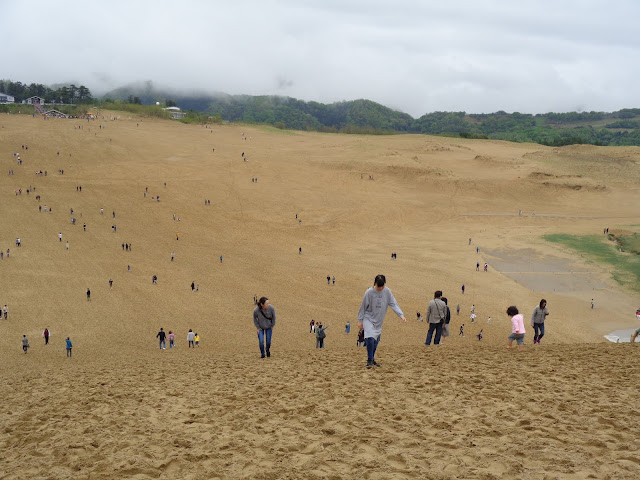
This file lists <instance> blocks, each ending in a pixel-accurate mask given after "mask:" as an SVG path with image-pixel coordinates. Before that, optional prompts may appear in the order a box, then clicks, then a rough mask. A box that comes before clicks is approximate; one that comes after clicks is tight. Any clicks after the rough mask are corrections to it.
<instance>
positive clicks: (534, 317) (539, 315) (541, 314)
mask: <svg viewBox="0 0 640 480" xmlns="http://www.w3.org/2000/svg"><path fill="white" fill-rule="evenodd" d="M548 313H549V309H548V308H547V306H546V305H545V307H544V308H540V305H538V306H536V308H534V309H533V313H532V314H531V323H537V324H540V323H544V319H545V318H546V317H547V315H546V314H548Z"/></svg>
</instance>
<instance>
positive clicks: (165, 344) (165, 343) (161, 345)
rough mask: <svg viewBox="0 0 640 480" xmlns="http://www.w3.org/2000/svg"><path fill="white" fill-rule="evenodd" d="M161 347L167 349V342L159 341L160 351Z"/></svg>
mask: <svg viewBox="0 0 640 480" xmlns="http://www.w3.org/2000/svg"><path fill="white" fill-rule="evenodd" d="M162 347H165V348H166V347H167V342H166V340H160V349H161V350H162Z"/></svg>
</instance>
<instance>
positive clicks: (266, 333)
mask: <svg viewBox="0 0 640 480" xmlns="http://www.w3.org/2000/svg"><path fill="white" fill-rule="evenodd" d="M272 332H273V330H272V329H271V328H265V329H262V330H258V344H259V345H260V356H262V357H264V351H265V345H264V343H265V337H267V338H266V341H267V348H266V350H267V355H270V352H269V349H270V348H271V333H272Z"/></svg>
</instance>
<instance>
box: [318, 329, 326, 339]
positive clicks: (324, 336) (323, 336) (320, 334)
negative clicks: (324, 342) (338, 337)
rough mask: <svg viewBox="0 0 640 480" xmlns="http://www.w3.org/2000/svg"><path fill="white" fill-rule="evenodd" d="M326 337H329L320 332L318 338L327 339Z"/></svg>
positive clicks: (322, 331)
mask: <svg viewBox="0 0 640 480" xmlns="http://www.w3.org/2000/svg"><path fill="white" fill-rule="evenodd" d="M326 337H327V334H326V333H324V330H320V331H319V332H318V338H326Z"/></svg>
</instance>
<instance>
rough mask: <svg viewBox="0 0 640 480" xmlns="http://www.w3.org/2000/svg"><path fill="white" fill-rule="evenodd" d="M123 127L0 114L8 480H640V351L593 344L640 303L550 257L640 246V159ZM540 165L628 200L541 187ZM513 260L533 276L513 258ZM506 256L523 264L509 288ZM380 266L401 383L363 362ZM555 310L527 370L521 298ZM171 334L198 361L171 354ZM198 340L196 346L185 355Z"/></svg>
mask: <svg viewBox="0 0 640 480" xmlns="http://www.w3.org/2000/svg"><path fill="white" fill-rule="evenodd" d="M117 115H118V114H116V113H105V115H104V116H105V119H102V118H101V119H100V120H96V121H92V122H87V121H86V120H84V121H83V120H61V119H56V120H46V121H45V120H42V119H41V118H32V117H27V116H21V115H6V116H4V115H3V116H0V173H1V174H0V249H2V250H3V251H6V250H7V248H10V249H11V256H10V258H8V259H7V258H4V259H3V260H1V261H0V288H1V290H0V306H1V305H3V304H5V303H6V304H8V306H9V309H10V310H9V316H8V319H7V320H4V319H3V320H1V321H0V362H2V365H3V368H2V370H1V372H0V380H1V384H0V398H2V399H3V400H2V402H1V403H0V405H1V407H0V416H1V418H2V422H1V423H0V425H1V428H2V430H1V437H0V447H1V448H2V452H3V455H2V457H1V458H0V472H1V474H0V476H2V477H3V478H5V477H6V478H23V477H24V476H26V475H28V476H30V477H34V478H38V477H42V478H68V477H69V476H73V477H74V478H121V477H135V478H174V477H175V478H202V477H203V476H206V477H208V478H216V477H220V478H300V477H305V478H327V477H330V478H345V477H347V478H349V477H357V476H364V477H366V478H389V477H394V478H402V477H406V478H409V477H420V478H425V477H426V478H478V477H479V478H540V479H542V478H572V477H573V478H589V477H591V478H606V477H607V476H608V477H610V478H635V477H637V474H638V463H637V461H636V460H634V455H635V453H634V452H636V451H637V447H638V445H637V440H636V439H637V438H638V435H637V433H638V432H637V428H636V426H635V424H634V423H633V421H632V420H630V418H631V417H629V415H630V414H631V413H632V412H634V411H635V409H636V407H637V403H638V402H637V400H638V397H637V394H636V389H633V388H632V386H631V385H632V377H631V372H632V369H633V368H634V367H635V365H634V362H635V363H637V359H638V356H637V355H638V353H637V352H638V350H636V349H634V348H633V347H632V346H619V345H604V344H597V345H596V344H593V342H600V341H602V335H604V334H605V333H608V332H610V331H612V330H616V329H628V328H630V327H631V326H634V325H635V324H636V323H637V322H636V321H635V318H634V312H635V309H636V308H637V307H638V305H637V297H636V296H634V293H633V292H632V291H630V290H626V289H624V288H620V286H619V285H617V284H616V283H615V282H614V281H613V279H612V278H611V272H610V271H609V270H608V268H607V267H606V266H603V265H601V264H597V263H593V262H591V261H590V259H588V258H582V257H581V256H579V255H576V254H575V253H574V252H571V251H569V250H567V249H564V248H562V247H559V246H557V245H554V244H549V243H546V242H544V240H543V239H542V236H543V235H544V234H547V233H569V234H579V235H584V234H592V233H601V232H602V228H603V227H607V226H608V227H611V228H619V229H625V230H628V231H637V225H638V224H640V218H639V216H638V210H637V195H638V190H639V189H638V186H637V185H638V184H637V183H633V179H635V178H640V167H639V166H638V165H639V164H638V161H637V160H638V158H640V153H639V150H638V149H637V148H595V147H594V148H566V149H552V148H546V147H541V146H540V145H531V144H512V143H504V142H497V141H471V140H463V139H450V138H436V137H425V136H420V135H402V136H385V137H368V136H359V135H353V136H348V135H328V134H319V133H307V132H295V134H292V135H287V134H282V133H279V132H274V131H270V130H269V131H267V130H265V129H263V128H260V127H252V126H238V125H226V126H214V127H213V128H212V129H208V128H204V127H201V126H188V125H182V124H179V123H175V122H170V121H161V120H153V119H141V118H132V117H129V116H127V115H122V114H121V116H120V117H119V118H120V119H119V120H112V119H113V118H114V117H117ZM99 125H102V126H105V127H106V128H104V129H103V128H99ZM74 126H75V127H82V128H74ZM245 138H246V140H245ZM25 144H26V145H27V146H28V150H27V149H23V148H22V145H25ZM213 148H215V152H214V151H213ZM16 152H18V153H19V154H20V155H21V158H22V160H23V163H22V165H18V164H17V163H16V158H15V157H14V155H13V154H14V153H16ZM243 152H244V153H245V155H246V157H247V159H248V161H247V162H244V161H243V160H242V153H243ZM58 153H59V155H58ZM612 165H613V166H614V167H615V168H610V167H611V166H612ZM9 170H13V171H14V175H7V173H8V172H9ZM38 170H42V171H45V170H46V171H47V175H46V176H44V175H37V174H36V171H38ZM59 170H64V175H62V174H60V173H59ZM535 172H544V176H543V177H541V178H542V181H544V178H546V176H547V174H548V175H550V176H553V178H554V181H558V182H561V183H562V182H565V181H566V182H568V183H572V184H573V183H574V180H575V181H576V182H577V181H579V182H580V183H581V184H583V185H604V186H605V187H606V188H604V189H596V188H591V189H589V188H581V189H580V190H575V189H571V188H557V189H556V188H555V187H554V188H548V187H541V186H540V184H539V182H540V181H541V178H538V177H539V175H538V174H537V173H535ZM532 174H533V177H531V175H532ZM564 176H568V177H564ZM370 177H371V179H370ZM556 177H557V178H556ZM256 178H257V181H252V179H254V180H255V179H256ZM630 180H631V181H630ZM165 183H166V186H165ZM34 186H35V187H36V188H35V190H33V187H34ZM79 186H82V192H80V191H79V190H78V188H77V187H79ZM146 188H148V191H145V189H146ZM18 189H22V194H20V195H16V194H15V193H14V192H15V191H16V190H18ZM27 189H30V190H31V191H30V194H29V195H27V194H26V190H27ZM145 193H146V196H145ZM35 195H40V196H41V200H40V202H38V201H37V200H36V198H35ZM158 196H159V197H160V201H157V197H158ZM205 199H208V200H210V201H211V205H210V206H209V205H205V202H204V201H205ZM39 205H40V206H44V205H47V207H48V211H47V212H46V213H45V212H40V211H39V210H38V206H39ZM72 208H73V210H74V213H73V215H72V214H71V209H72ZM101 208H104V213H102V214H101V213H100V209H101ZM51 209H52V210H51ZM518 209H523V211H524V213H525V214H524V215H522V216H518V215H517V212H518ZM533 211H535V212H536V215H533ZM112 212H115V218H114V217H113V215H112ZM507 212H510V213H509V214H508V215H506V214H505V213H507ZM469 214H480V215H469ZM174 215H175V219H174ZM296 215H298V218H296ZM72 216H73V217H74V218H76V224H75V225H72V224H71V218H72ZM299 221H300V222H299ZM84 223H86V224H87V229H86V231H84V230H83V227H82V225H83V224H84ZM605 223H606V224H605ZM113 225H116V226H117V229H116V231H113V229H112V226H113ZM59 233H62V234H63V241H62V242H60V241H59V239H58V234H59ZM178 233H179V240H176V234H178ZM17 237H20V238H21V241H22V246H21V247H19V248H18V247H16V246H15V245H14V241H15V238H17ZM469 237H471V238H472V244H471V245H469V244H468V238H469ZM67 241H68V242H69V249H68V250H67V249H66V242H67ZM603 241H606V240H605V239H604V237H603ZM123 243H126V244H130V245H131V247H132V248H131V250H130V251H129V250H126V251H125V250H123V249H122V248H121V246H122V244H123ZM476 247H478V248H479V252H476ZM299 248H302V253H301V254H299V253H298V252H299ZM172 252H174V253H175V260H174V261H173V262H172V261H171V260H170V255H171V253H172ZM392 252H395V253H397V256H398V258H397V260H394V261H391V260H390V254H391V253H392ZM513 252H516V253H513ZM517 252H531V253H530V254H528V255H529V257H528V258H529V261H528V262H527V261H525V260H524V259H523V258H519V259H518V261H515V260H514V261H510V260H509V258H510V255H517ZM221 255H222V256H223V262H220V260H219V257H220V256H221ZM521 257H522V256H521ZM500 258H502V261H503V263H504V262H505V261H506V263H508V264H509V265H511V266H513V265H517V266H518V267H517V268H518V269H520V270H519V272H518V271H516V272H514V271H512V270H513V269H512V268H511V269H507V267H504V268H503V269H504V270H505V274H501V273H500V272H499V270H498V269H497V268H496V267H499V260H500ZM505 259H506V260H505ZM531 259H533V260H531ZM494 260H495V261H496V265H495V266H494V265H493V263H492V262H493V261H494ZM485 261H487V262H489V265H490V268H489V271H488V272H486V273H485V272H482V271H480V272H476V271H475V265H476V262H480V263H481V264H482V263H484V262H485ZM509 265H508V266H509ZM128 266H130V267H131V269H130V270H128V268H127V267H128ZM507 270H508V271H507ZM378 273H383V274H385V275H386V276H387V280H388V286H389V288H391V290H392V291H393V293H394V295H395V297H396V299H397V300H398V302H399V304H400V307H401V308H402V309H403V310H404V313H405V315H406V316H407V318H408V319H409V322H408V323H407V324H406V325H403V324H402V323H401V322H399V321H398V320H397V318H396V317H395V315H393V314H392V313H389V315H388V316H387V319H386V321H385V326H384V331H383V338H382V344H381V358H380V361H381V362H383V363H384V364H386V365H384V366H383V369H381V370H380V371H378V372H367V371H366V370H365V369H364V365H363V356H364V353H363V352H362V351H356V347H355V333H354V332H353V330H355V327H356V314H357V311H358V308H359V306H360V302H361V299H362V295H363V293H364V291H365V289H366V288H367V287H369V286H370V285H371V283H372V280H373V277H374V276H375V275H376V274H378ZM153 275H157V276H158V282H157V284H153V283H152V281H151V278H152V276H153ZM327 275H330V276H335V277H336V284H335V285H331V286H328V285H327V283H326V276H327ZM518 275H520V277H519V276H518ZM523 275H527V276H529V277H531V275H537V276H536V278H534V279H533V280H531V282H530V283H527V282H525V281H524V280H523V279H522V276H523ZM586 278H588V279H589V281H585V280H584V279H586ZM109 279H113V281H114V285H113V290H110V289H109V285H108V280H109ZM192 281H193V282H194V283H195V284H196V285H198V286H199V290H198V291H197V292H192V291H191V288H190V284H191V282H192ZM527 281H529V278H527ZM519 282H520V283H519ZM462 284H464V285H465V286H466V291H465V293H464V295H463V294H462V293H461V285H462ZM87 288H90V289H91V292H92V294H91V301H87V300H86V296H85V291H86V289H87ZM436 289H442V290H443V291H444V293H445V296H447V297H448V298H449V305H450V306H452V307H453V310H454V312H455V306H456V305H457V304H460V306H461V313H460V315H456V314H455V313H454V315H453V319H452V325H451V331H452V337H451V338H449V339H448V341H447V344H445V345H444V346H443V347H440V349H438V350H435V349H433V350H429V349H426V347H424V346H423V343H424V338H425V335H426V326H425V324H424V323H420V322H416V321H415V318H416V312H422V313H424V311H425V309H426V304H427V301H428V300H429V299H430V298H431V297H432V296H433V291H434V290H436ZM254 294H257V295H258V296H262V295H266V296H267V297H269V298H270V300H271V303H272V304H273V305H274V306H275V308H276V311H277V314H278V324H277V327H276V329H275V331H274V348H273V351H274V358H272V359H270V361H271V363H270V364H265V363H260V361H259V359H258V358H257V356H258V348H257V345H256V344H257V341H256V332H255V329H254V327H253V325H252V322H251V312H252V310H253V301H252V299H253V295H254ZM541 297H544V298H546V299H547V301H548V306H549V309H550V311H551V316H550V317H549V319H548V320H547V334H546V336H545V339H544V341H543V345H541V347H542V348H537V349H535V350H534V349H533V346H532V345H531V339H532V337H531V332H530V331H529V332H528V336H527V337H526V342H527V349H526V351H525V352H523V353H522V354H521V355H518V354H516V353H515V352H508V353H507V352H504V351H503V349H504V344H505V341H506V337H507V335H508V333H509V332H510V328H511V327H510V323H509V320H508V318H507V317H506V316H505V313H504V312H505V309H506V307H507V306H508V305H510V304H515V305H517V306H518V307H519V308H520V309H521V311H522V312H523V313H524V315H525V320H528V318H527V317H528V316H529V315H530V313H531V311H532V310H533V307H534V306H535V305H536V304H537V303H538V302H539V300H540V298H541ZM591 298H594V299H595V302H596V308H595V309H591V308H590V299H591ZM472 304H474V305H475V306H476V313H477V315H478V319H477V321H476V323H474V324H471V323H470V322H469V313H470V308H471V305H472ZM489 317H491V318H492V321H491V323H488V318H489ZM312 318H313V319H316V320H322V321H323V322H325V324H327V323H328V324H329V325H330V326H331V328H330V329H329V330H328V331H327V334H328V338H327V340H326V342H327V349H326V351H323V352H317V351H316V350H315V349H314V340H313V337H312V336H310V334H309V333H308V329H309V327H308V323H309V321H310V320H311V319H312ZM347 320H350V321H351V323H352V328H353V330H352V333H351V335H346V334H344V333H343V328H344V324H345V322H346V321H347ZM463 323H464V324H465V333H466V335H465V337H459V336H458V335H457V332H458V329H459V327H460V325H461V324H463ZM526 325H527V326H528V322H526ZM45 327H47V328H49V329H50V330H51V332H52V337H51V345H49V346H46V347H45V346H44V344H43V343H44V342H43V340H42V338H41V332H42V330H43V329H44V328H45ZM160 327H163V328H164V329H165V331H168V330H172V331H174V332H176V334H177V338H178V342H180V343H179V347H178V349H177V350H175V351H171V352H168V351H166V352H162V353H161V352H159V351H158V350H157V345H156V340H155V335H156V333H157V331H158V329H159V328H160ZM190 328H192V329H194V330H195V331H197V332H198V333H199V334H200V336H201V338H202V346H201V348H200V350H199V351H198V352H193V351H189V350H187V349H185V345H184V343H185V338H186V333H187V331H188V329H190ZM480 329H482V330H483V333H484V339H483V341H482V344H480V343H479V342H478V340H477V339H476V337H475V335H476V334H477V333H478V332H479V331H480ZM529 330H530V329H529ZM23 334H26V335H27V336H28V338H29V339H30V341H31V345H32V348H31V350H30V351H29V353H28V354H27V355H23V354H22V352H21V350H20V339H21V338H22V335H23ZM68 335H69V336H71V338H72V340H73V342H74V358H73V359H71V360H67V359H66V358H65V356H64V355H65V352H64V338H65V337H66V336H68ZM165 354H166V355H165ZM265 365H270V366H271V367H268V366H265ZM590 400H592V403H589V401H590ZM363 404H368V405H369V407H368V409H365V410H361V409H362V408H363ZM366 411H370V412H373V416H369V415H368V414H366ZM514 412H515V414H514ZM519 422H522V423H519ZM513 445H515V446H516V448H515V451H514V448H513ZM367 467H368V468H367ZM545 472H546V473H545Z"/></svg>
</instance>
